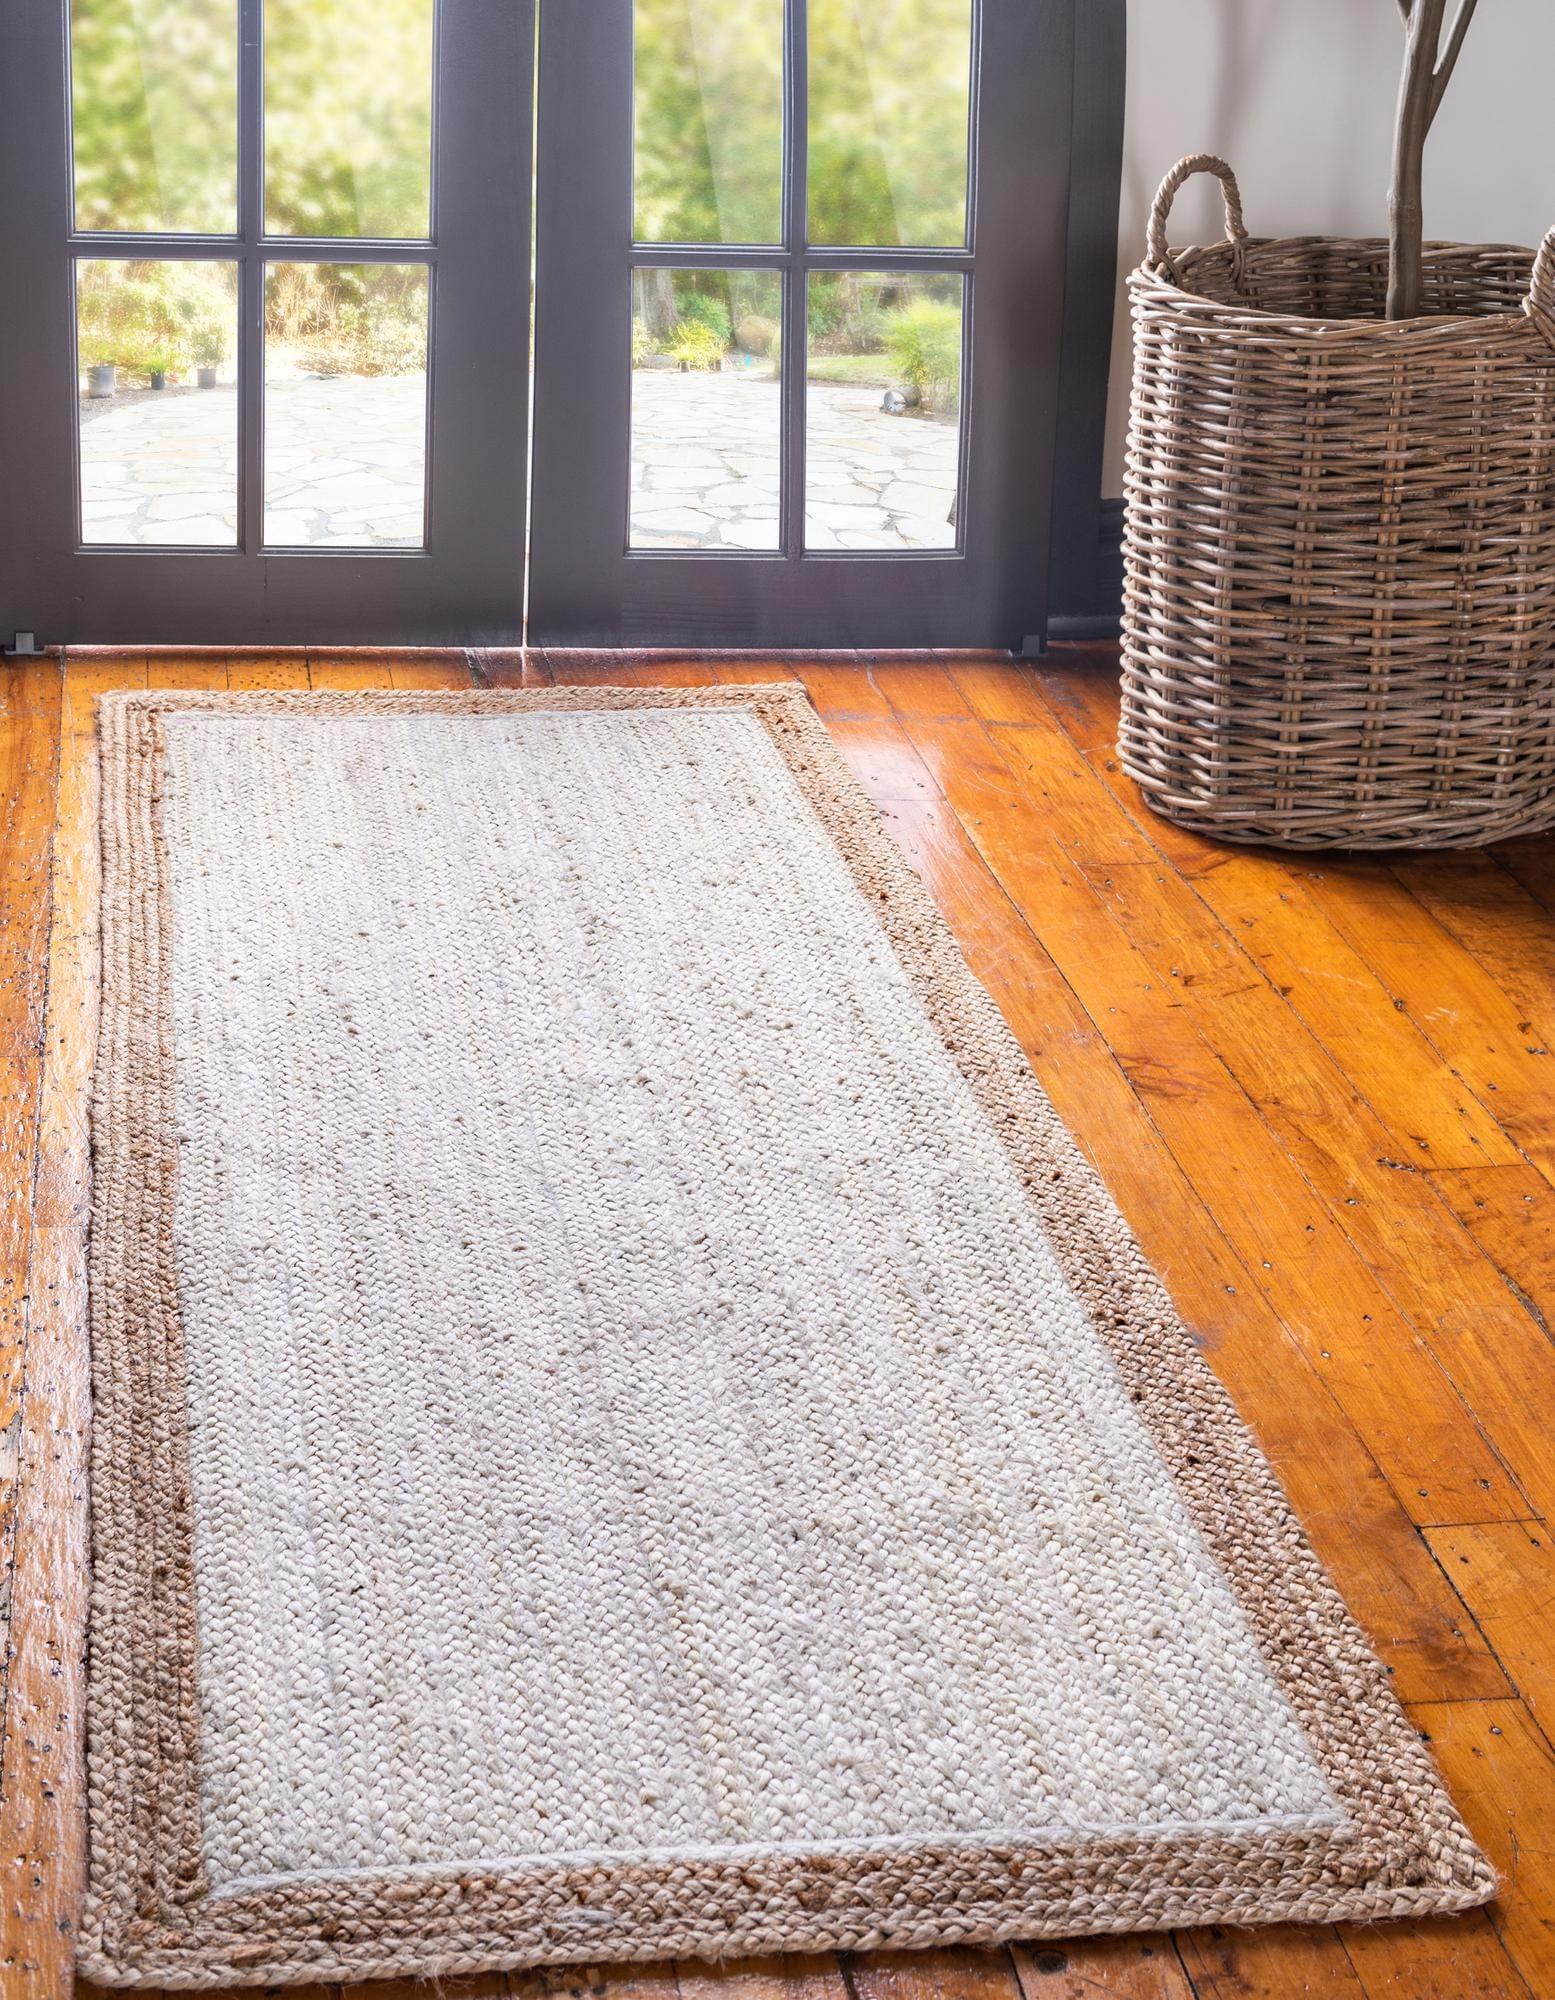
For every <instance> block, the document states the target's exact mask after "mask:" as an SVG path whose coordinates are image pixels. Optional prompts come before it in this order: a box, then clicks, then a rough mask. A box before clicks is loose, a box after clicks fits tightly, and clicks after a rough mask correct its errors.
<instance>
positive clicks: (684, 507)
mask: <svg viewBox="0 0 1555 2000" xmlns="http://www.w3.org/2000/svg"><path fill="white" fill-rule="evenodd" d="M632 281H633V282H632V290H633V306H634V311H633V315H632V514H631V531H630V543H631V546H632V547H633V548H634V549H777V548H779V547H780V546H781V544H782V526H781V522H780V520H779V517H778V492H779V486H780V482H781V476H782V462H783V455H782V413H781V408H780V403H779V388H778V369H779V355H778V346H779V341H780V338H781V329H782V323H783V279H782V277H781V275H780V274H779V273H778V272H776V271H668V270H663V269H639V270H637V271H635V272H634V273H633V274H632Z"/></svg>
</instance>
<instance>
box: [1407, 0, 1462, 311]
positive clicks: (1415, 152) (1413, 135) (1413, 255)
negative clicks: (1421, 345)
mask: <svg viewBox="0 0 1555 2000" xmlns="http://www.w3.org/2000/svg"><path fill="white" fill-rule="evenodd" d="M1477 4H1478V0H1458V10H1457V12H1456V14H1455V15H1454V16H1453V23H1452V27H1451V29H1450V30H1449V32H1448V36H1447V42H1446V46H1445V47H1443V45H1442V27H1443V24H1444V23H1445V21H1446V17H1447V0H1398V5H1399V12H1400V13H1401V14H1402V15H1403V17H1404V23H1405V33H1406V35H1407V36H1408V42H1407V45H1406V48H1405V53H1404V77H1403V82H1402V83H1401V84H1400V86H1399V94H1398V124H1397V127H1396V129H1395V132H1394V138H1393V186H1392V188H1391V189H1390V191H1389V194H1388V229H1389V236H1388V318H1389V319H1413V318H1415V317H1416V315H1417V314H1418V313H1419V311H1420V308H1421V304H1422V302H1423V288H1424V261H1425V260H1424V248H1425V207H1424V200H1423V194H1424V181H1425V142H1426V139H1427V138H1428V137H1429V135H1430V131H1431V126H1432V124H1433V123H1434V122H1435V119H1436V114H1437V112H1438V110H1439V109H1440V108H1441V102H1442V97H1443V95H1444V94H1445V92H1446V89H1447V85H1448V82H1449V80H1450V79H1451V77H1452V72H1453V69H1454V67H1455V66H1456V64H1457V60H1458V54H1459V51H1460V50H1461V49H1462V47H1463V38H1464V36H1465V35H1466V34H1467V33H1468V27H1469V23H1470V21H1471V20H1472V19H1473V18H1474V9H1475V7H1476V6H1477Z"/></svg>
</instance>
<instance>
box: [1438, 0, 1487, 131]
mask: <svg viewBox="0 0 1555 2000" xmlns="http://www.w3.org/2000/svg"><path fill="white" fill-rule="evenodd" d="M1478 5H1479V0H1458V11H1457V14H1456V15H1455V16H1454V18H1453V24H1452V26H1451V28H1450V29H1449V30H1448V33H1447V46H1446V48H1445V49H1443V51H1442V54H1441V59H1440V60H1439V61H1438V63H1437V65H1436V76H1435V79H1434V81H1433V84H1432V88H1431V116H1432V118H1433V119H1434V118H1435V116H1436V113H1437V111H1438V109H1439V108H1440V106H1441V101H1442V99H1443V97H1444V96H1445V95H1446V94H1447V86H1448V84H1449V83H1451V82H1452V73H1453V71H1454V70H1455V69H1456V68H1457V66H1458V57H1459V56H1460V55H1461V54H1462V53H1463V38H1464V36H1465V35H1466V34H1467V33H1468V32H1469V23H1470V21H1472V20H1473V18H1474V9H1475V8H1476V7H1477V6H1478Z"/></svg>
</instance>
